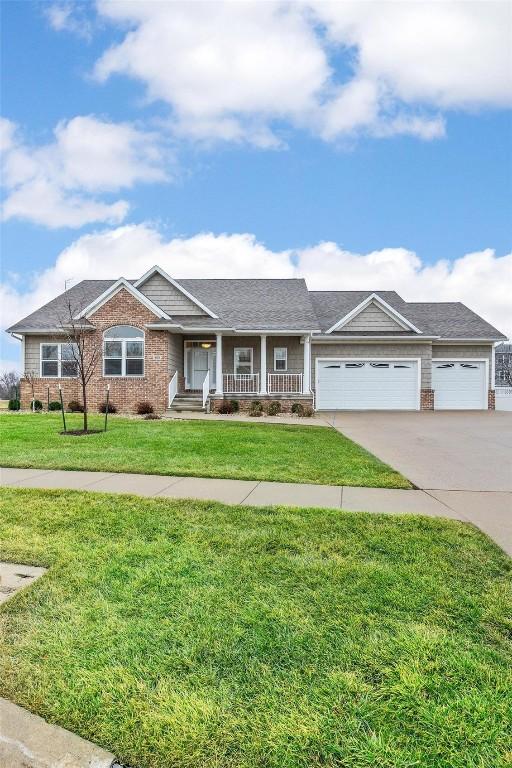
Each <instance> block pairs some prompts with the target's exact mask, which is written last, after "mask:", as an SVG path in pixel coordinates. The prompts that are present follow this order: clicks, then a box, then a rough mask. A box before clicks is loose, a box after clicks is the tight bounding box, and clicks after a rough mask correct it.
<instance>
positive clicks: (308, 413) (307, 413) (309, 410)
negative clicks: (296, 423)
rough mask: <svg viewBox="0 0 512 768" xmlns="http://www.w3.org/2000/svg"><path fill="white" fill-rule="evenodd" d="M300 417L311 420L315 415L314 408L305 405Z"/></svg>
mask: <svg viewBox="0 0 512 768" xmlns="http://www.w3.org/2000/svg"><path fill="white" fill-rule="evenodd" d="M300 415H301V416H307V417H308V418H311V416H314V415H315V412H314V410H313V408H312V407H311V406H310V405H305V406H304V408H303V409H302V413H301V414H300Z"/></svg>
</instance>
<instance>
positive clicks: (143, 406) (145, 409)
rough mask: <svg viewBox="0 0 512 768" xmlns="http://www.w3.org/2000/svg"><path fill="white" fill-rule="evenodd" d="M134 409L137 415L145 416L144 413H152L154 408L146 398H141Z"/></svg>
mask: <svg viewBox="0 0 512 768" xmlns="http://www.w3.org/2000/svg"><path fill="white" fill-rule="evenodd" d="M135 410H136V411H137V413H138V414H139V416H145V415H146V414H149V413H153V411H154V408H153V406H152V405H151V403H148V401H147V400H141V401H140V403H137V405H136V406H135Z"/></svg>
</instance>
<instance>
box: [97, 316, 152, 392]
mask: <svg viewBox="0 0 512 768" xmlns="http://www.w3.org/2000/svg"><path fill="white" fill-rule="evenodd" d="M117 327H118V326H116V325H113V326H111V327H110V328H107V330H106V331H103V367H102V372H103V378H104V379H143V378H144V376H145V375H146V334H145V333H144V331H143V330H142V328H137V326H136V325H132V326H130V327H131V328H135V329H136V330H137V331H142V338H141V337H140V336H136V337H132V338H124V337H123V338H116V339H109V338H108V337H107V336H106V334H107V333H108V332H109V331H111V330H112V328H117ZM107 341H113V342H115V341H120V342H121V345H122V346H121V357H105V343H106V342H107ZM130 341H142V357H132V358H128V359H130V360H142V373H126V359H127V358H126V343H127V342H130ZM105 360H121V373H105Z"/></svg>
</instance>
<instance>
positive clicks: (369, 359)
mask: <svg viewBox="0 0 512 768" xmlns="http://www.w3.org/2000/svg"><path fill="white" fill-rule="evenodd" d="M438 359H439V358H438ZM333 362H336V363H345V362H347V363H361V362H364V363H398V362H400V363H417V366H418V371H417V374H418V375H417V396H416V410H417V411H419V410H421V357H317V358H316V360H315V395H316V393H317V392H318V363H333ZM363 410H366V409H363Z"/></svg>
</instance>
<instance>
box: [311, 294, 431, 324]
mask: <svg viewBox="0 0 512 768" xmlns="http://www.w3.org/2000/svg"><path fill="white" fill-rule="evenodd" d="M372 302H375V303H376V304H377V305H378V306H379V307H380V308H381V309H382V310H383V311H384V312H385V313H386V314H387V315H389V317H391V318H392V319H393V320H395V321H396V322H397V323H398V324H399V325H401V326H402V328H409V329H410V330H411V331H414V332H415V333H421V331H420V329H419V328H416V326H415V325H413V324H412V323H411V321H410V320H407V318H406V317H404V316H403V315H401V314H400V312H398V311H397V310H396V309H394V308H393V307H392V306H391V305H390V304H388V303H387V301H384V299H382V298H381V297H380V296H379V295H378V294H377V293H372V294H371V295H370V296H367V297H366V299H364V301H362V302H361V303H360V304H358V305H357V307H354V309H352V310H351V311H350V312H349V313H348V314H346V315H345V317H342V318H341V320H338V322H337V323H335V324H334V325H333V326H332V328H329V329H328V330H327V331H326V333H332V332H333V331H339V329H340V328H343V326H344V325H346V324H347V323H349V322H350V321H351V320H352V319H353V318H354V317H356V316H357V315H359V314H360V313H361V312H362V311H363V310H364V309H366V307H368V306H369V305H370V304H371V303H372Z"/></svg>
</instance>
